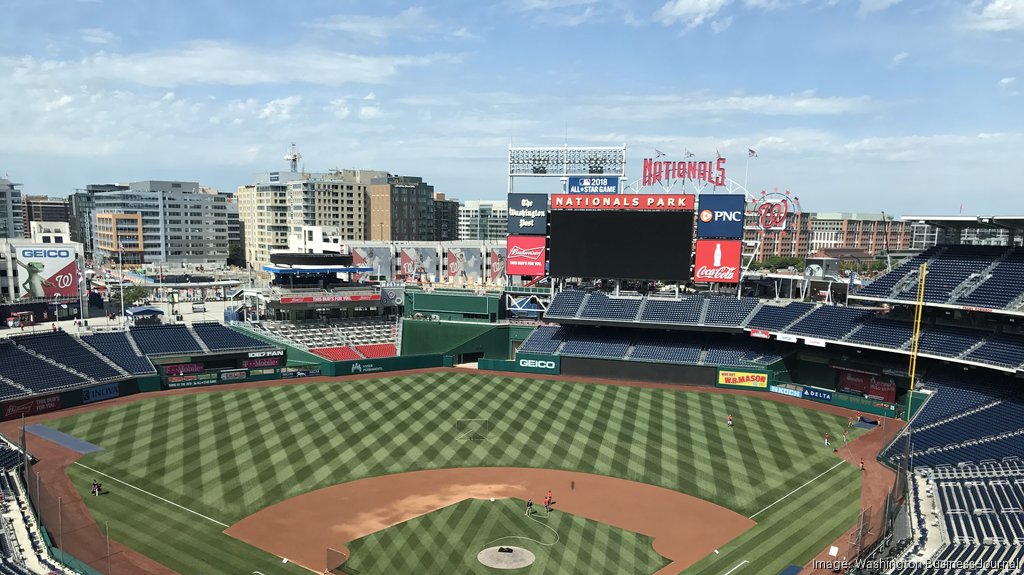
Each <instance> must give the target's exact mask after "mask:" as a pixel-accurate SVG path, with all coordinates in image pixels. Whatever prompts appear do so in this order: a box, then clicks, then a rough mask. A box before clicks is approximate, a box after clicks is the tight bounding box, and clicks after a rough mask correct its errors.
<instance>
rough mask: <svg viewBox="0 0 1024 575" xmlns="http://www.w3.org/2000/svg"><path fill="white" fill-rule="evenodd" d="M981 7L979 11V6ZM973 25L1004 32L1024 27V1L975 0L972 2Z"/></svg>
mask: <svg viewBox="0 0 1024 575" xmlns="http://www.w3.org/2000/svg"><path fill="white" fill-rule="evenodd" d="M979 7H980V8H981V10H980V11H977V8H979ZM971 8H972V10H971V12H970V17H971V26H972V27H974V28H977V29H979V30H989V31H993V32H1002V31H1006V30H1017V29H1024V1H1022V0H989V1H985V0H974V1H973V2H972V3H971Z"/></svg>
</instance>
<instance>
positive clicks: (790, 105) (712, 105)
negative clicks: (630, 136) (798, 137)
mask: <svg viewBox="0 0 1024 575" xmlns="http://www.w3.org/2000/svg"><path fill="white" fill-rule="evenodd" d="M875 104H877V103H876V102H874V101H873V100H872V99H871V98H868V97H866V96H861V97H842V96H833V97H820V96H816V95H815V94H814V93H813V92H804V93H800V94H785V95H776V94H760V95H737V96H708V95H704V94H691V95H684V96H676V95H673V96H638V97H631V96H619V97H610V98H602V99H601V100H600V101H594V102H592V103H589V104H587V103H582V104H581V109H584V110H586V113H587V114H594V115H596V117H615V118H618V119H620V120H626V121H634V122H636V121H644V120H669V119H674V118H679V117H680V116H697V117H700V118H702V119H707V118H713V117H721V116H730V115H736V114H752V115H762V116H834V115H840V114H860V113H865V112H868V111H870V110H872V109H873V108H875V107H876V106H875Z"/></svg>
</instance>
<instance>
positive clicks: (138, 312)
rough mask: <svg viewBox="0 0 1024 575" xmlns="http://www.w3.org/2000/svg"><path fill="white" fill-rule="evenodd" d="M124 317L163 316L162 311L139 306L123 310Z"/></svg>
mask: <svg viewBox="0 0 1024 575" xmlns="http://www.w3.org/2000/svg"><path fill="white" fill-rule="evenodd" d="M125 314H126V315H130V316H132V317H134V316H150V315H164V310H162V309H160V308H156V307H149V306H145V305H140V306H138V307H130V308H128V309H126V310H125Z"/></svg>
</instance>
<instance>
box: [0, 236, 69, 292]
mask: <svg viewBox="0 0 1024 575" xmlns="http://www.w3.org/2000/svg"><path fill="white" fill-rule="evenodd" d="M15 254H16V255H15V258H16V259H15V261H16V262H17V264H18V285H19V286H21V291H22V297H24V298H45V297H53V296H55V295H60V296H63V297H76V296H77V295H78V267H77V265H76V263H75V251H74V250H73V249H70V248H58V247H50V246H46V247H42V246H21V247H18V248H16V250H15Z"/></svg>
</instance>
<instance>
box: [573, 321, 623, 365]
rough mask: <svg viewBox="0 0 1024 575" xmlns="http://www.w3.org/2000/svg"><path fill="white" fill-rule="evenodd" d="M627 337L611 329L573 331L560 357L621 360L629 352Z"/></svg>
mask: <svg viewBox="0 0 1024 575" xmlns="http://www.w3.org/2000/svg"><path fill="white" fill-rule="evenodd" d="M629 339H630V338H629V335H628V334H627V333H626V332H621V331H616V330H614V329H612V328H598V329H585V328H578V329H575V330H573V331H572V332H571V333H570V334H569V336H568V337H567V338H566V339H565V345H564V346H563V347H562V351H561V352H560V355H573V356H581V357H603V358H609V359H622V358H623V357H625V355H626V351H628V350H629Z"/></svg>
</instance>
